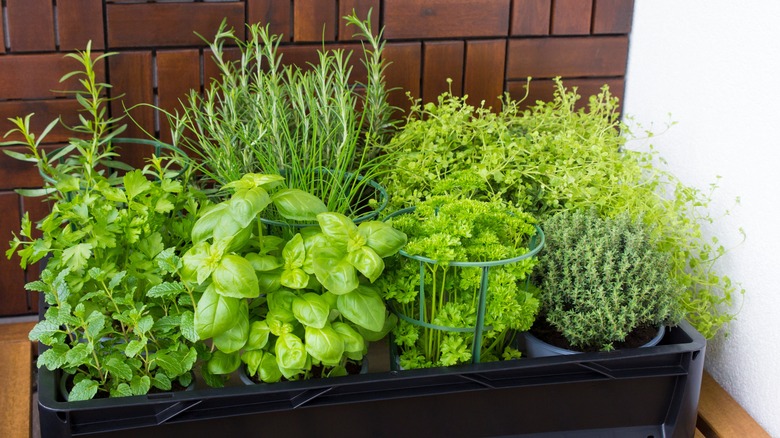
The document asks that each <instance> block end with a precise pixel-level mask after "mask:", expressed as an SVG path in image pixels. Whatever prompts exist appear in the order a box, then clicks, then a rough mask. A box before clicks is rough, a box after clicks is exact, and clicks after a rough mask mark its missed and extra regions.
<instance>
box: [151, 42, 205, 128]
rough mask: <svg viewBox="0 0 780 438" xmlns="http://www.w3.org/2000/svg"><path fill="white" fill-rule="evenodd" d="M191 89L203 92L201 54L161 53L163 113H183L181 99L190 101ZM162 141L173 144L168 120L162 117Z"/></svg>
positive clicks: (159, 81) (159, 83) (189, 51)
mask: <svg viewBox="0 0 780 438" xmlns="http://www.w3.org/2000/svg"><path fill="white" fill-rule="evenodd" d="M190 90H196V91H200V53H199V52H198V50H196V49H186V50H160V51H158V52H157V95H158V105H159V107H160V108H162V109H163V110H165V111H167V112H170V113H174V112H175V111H176V110H178V111H179V112H181V109H182V106H181V104H180V102H179V101H180V100H184V101H186V96H187V95H188V94H189V92H190ZM160 139H161V140H163V141H165V142H170V141H171V131H170V125H169V123H168V119H167V118H166V117H165V116H164V115H161V116H160Z"/></svg>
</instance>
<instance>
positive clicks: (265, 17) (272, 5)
mask: <svg viewBox="0 0 780 438" xmlns="http://www.w3.org/2000/svg"><path fill="white" fill-rule="evenodd" d="M246 8H247V23H250V24H254V23H260V24H262V25H263V26H265V25H268V26H269V27H270V30H271V33H273V34H275V35H282V41H290V40H291V39H292V3H291V0H247V5H246Z"/></svg>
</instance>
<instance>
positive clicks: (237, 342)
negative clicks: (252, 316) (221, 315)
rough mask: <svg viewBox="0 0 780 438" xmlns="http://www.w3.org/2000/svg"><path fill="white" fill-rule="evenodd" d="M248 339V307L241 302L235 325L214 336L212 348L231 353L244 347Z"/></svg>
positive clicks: (244, 302) (243, 301)
mask: <svg viewBox="0 0 780 438" xmlns="http://www.w3.org/2000/svg"><path fill="white" fill-rule="evenodd" d="M248 337H249V307H248V305H247V302H246V300H241V304H240V306H239V311H238V315H237V319H236V320H235V325H233V327H230V328H229V329H227V330H226V331H224V332H222V333H221V334H219V335H217V336H214V346H215V347H217V348H218V349H219V350H221V351H223V352H225V353H233V352H236V351H238V350H240V349H242V348H243V347H244V345H245V344H246V341H247V338H248Z"/></svg>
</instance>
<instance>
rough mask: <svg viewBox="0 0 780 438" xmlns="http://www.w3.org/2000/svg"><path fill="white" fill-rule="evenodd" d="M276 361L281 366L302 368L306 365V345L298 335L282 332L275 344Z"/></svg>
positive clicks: (295, 368)
mask: <svg viewBox="0 0 780 438" xmlns="http://www.w3.org/2000/svg"><path fill="white" fill-rule="evenodd" d="M274 353H276V362H277V363H278V364H279V367H280V368H287V369H294V370H300V369H303V368H304V367H305V366H306V357H307V356H308V354H307V353H306V347H304V345H303V341H301V338H299V337H298V336H295V335H294V334H292V333H282V334H281V335H280V336H279V338H278V339H277V340H276V345H275V346H274Z"/></svg>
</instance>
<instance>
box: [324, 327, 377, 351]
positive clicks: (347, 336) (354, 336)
mask: <svg viewBox="0 0 780 438" xmlns="http://www.w3.org/2000/svg"><path fill="white" fill-rule="evenodd" d="M331 326H332V327H333V330H335V331H336V333H338V334H339V335H340V336H341V340H342V341H344V351H345V352H347V353H360V354H361V355H362V354H365V353H366V351H367V347H368V346H367V345H366V342H365V341H364V340H363V336H362V335H361V334H360V333H358V332H357V330H355V329H354V328H352V326H350V325H349V324H347V323H345V322H339V321H334V322H333V323H332V324H331Z"/></svg>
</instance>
